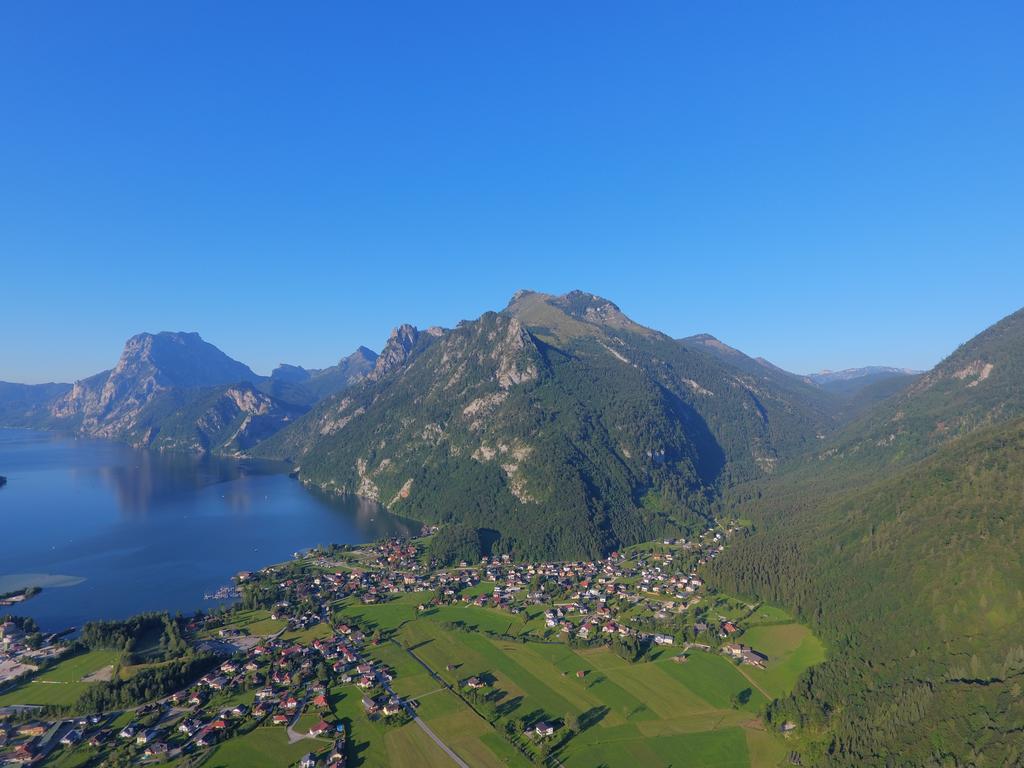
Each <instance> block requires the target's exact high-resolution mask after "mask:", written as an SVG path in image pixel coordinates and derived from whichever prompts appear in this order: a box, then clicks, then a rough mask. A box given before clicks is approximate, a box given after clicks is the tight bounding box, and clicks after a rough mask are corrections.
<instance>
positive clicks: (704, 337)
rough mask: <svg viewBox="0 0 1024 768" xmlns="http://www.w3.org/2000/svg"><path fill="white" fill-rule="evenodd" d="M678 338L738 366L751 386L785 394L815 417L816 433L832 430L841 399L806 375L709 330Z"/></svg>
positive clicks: (688, 344) (689, 346)
mask: <svg viewBox="0 0 1024 768" xmlns="http://www.w3.org/2000/svg"><path fill="white" fill-rule="evenodd" d="M677 341H678V343H679V344H681V345H682V346H684V347H687V348H689V349H694V350H703V351H705V352H707V353H708V354H711V355H713V356H714V357H716V358H718V359H719V360H721V361H722V362H723V363H725V364H726V365H728V366H730V367H731V368H735V369H737V371H738V372H739V375H741V376H742V377H743V379H744V381H746V383H747V384H748V386H750V387H757V386H761V387H763V388H765V389H767V390H769V391H772V392H778V393H780V394H784V396H785V397H786V398H787V400H789V401H790V402H792V403H794V407H799V408H800V409H801V410H803V411H805V412H807V413H813V414H814V417H815V419H817V420H818V421H819V422H820V423H821V424H822V425H823V426H822V429H821V430H820V432H819V433H821V434H823V433H824V432H827V431H831V429H832V428H833V427H834V426H835V425H836V423H837V422H838V415H839V411H840V408H841V402H840V401H839V399H837V398H836V397H834V396H833V395H832V394H831V393H829V392H828V391H825V390H823V389H822V388H821V387H820V386H818V385H817V383H816V382H814V381H812V380H810V379H809V378H808V377H805V376H798V375H797V374H795V373H790V372H789V371H785V370H783V369H782V368H779V367H778V366H776V365H773V364H772V363H770V362H768V361H767V360H765V359H764V358H762V357H756V358H755V357H750V356H749V355H747V354H745V353H743V352H741V351H740V350H738V349H735V348H734V347H730V346H729V345H728V344H725V343H724V342H722V341H719V340H718V339H716V338H715V337H714V336H712V335H711V334H709V333H701V334H697V335H696V336H687V337H686V338H683V339H678V340H677Z"/></svg>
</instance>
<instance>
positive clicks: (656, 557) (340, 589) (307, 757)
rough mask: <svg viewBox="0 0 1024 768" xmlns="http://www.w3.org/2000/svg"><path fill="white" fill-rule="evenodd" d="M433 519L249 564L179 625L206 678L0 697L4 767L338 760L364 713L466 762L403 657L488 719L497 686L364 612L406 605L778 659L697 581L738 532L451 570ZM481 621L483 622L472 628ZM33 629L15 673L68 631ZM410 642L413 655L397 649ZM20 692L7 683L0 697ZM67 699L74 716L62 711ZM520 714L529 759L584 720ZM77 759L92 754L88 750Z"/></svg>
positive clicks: (606, 638) (541, 631) (676, 650)
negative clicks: (66, 695) (253, 758)
mask: <svg viewBox="0 0 1024 768" xmlns="http://www.w3.org/2000/svg"><path fill="white" fill-rule="evenodd" d="M434 531H436V527H435V528H433V529H431V528H425V529H424V531H423V534H424V536H422V537H420V538H418V539H416V540H401V539H388V540H384V541H381V542H377V543H374V544H371V545H366V546H362V547H331V548H328V549H325V550H314V551H312V552H309V553H303V554H301V555H300V556H297V557H296V558H295V559H294V560H293V561H291V562H288V563H283V564H280V565H274V566H269V567H267V568H264V569H262V570H260V571H255V572H243V573H239V574H237V575H236V577H235V579H234V585H233V587H232V589H233V591H237V594H239V595H240V596H241V600H240V602H239V603H238V604H236V605H235V606H232V607H230V608H228V609H225V610H221V611H217V612H212V613H208V614H197V615H196V616H194V617H192V618H189V619H187V620H183V627H182V630H183V632H184V636H185V637H186V638H187V639H188V642H189V643H190V646H191V648H190V653H194V654H201V658H203V659H210V660H211V661H210V663H209V669H208V671H207V672H206V673H205V674H203V675H202V676H201V677H199V678H198V679H197V680H195V682H194V683H192V684H190V685H187V686H186V687H183V688H180V689H177V690H174V691H168V692H161V695H158V696H156V697H154V698H153V699H151V700H147V701H144V702H139V703H138V705H136V706H133V707H125V708H124V709H121V710H117V711H111V712H84V713H74V712H70V711H67V710H68V708H67V707H65V708H64V709H63V710H61V709H60V708H59V707H58V708H54V707H47V706H45V705H33V704H10V705H7V706H4V707H2V708H0V764H2V765H12V766H13V765H40V764H47V765H92V764H96V765H99V764H100V762H101V760H102V761H103V764H109V765H137V764H138V765H146V764H151V763H161V764H163V763H166V764H173V765H182V766H194V765H199V764H201V762H202V761H203V760H204V759H205V758H204V755H206V754H207V753H209V752H211V751H212V750H214V749H217V748H218V746H219V747H220V748H221V750H222V753H221V754H230V749H228V748H227V745H228V744H230V743H231V742H232V741H236V740H237V741H238V742H239V743H242V742H243V740H245V739H250V740H251V739H255V738H256V737H257V736H259V737H260V738H269V737H265V736H264V734H266V733H268V732H279V735H278V736H277V737H276V742H275V743H276V744H279V745H281V749H280V760H281V762H280V763H275V764H280V765H301V766H302V767H303V768H313V767H314V766H320V767H324V766H328V767H334V768H340V767H342V766H346V765H347V764H348V763H349V761H350V760H351V758H352V756H353V755H354V754H355V751H354V749H353V745H352V740H353V739H356V740H358V739H359V737H360V734H359V733H353V732H352V730H353V729H358V728H359V725H357V724H356V723H357V721H358V722H362V721H363V718H365V721H366V722H368V723H372V724H374V726H373V727H375V728H401V727H402V726H405V725H406V724H409V723H410V722H413V723H416V725H417V726H419V728H420V729H421V730H422V731H423V733H424V734H425V735H426V736H427V737H429V738H430V739H431V740H432V741H433V742H434V743H435V744H436V745H437V746H438V747H439V748H441V749H442V750H444V751H445V752H446V753H448V754H449V756H450V757H451V758H452V760H453V761H454V762H455V763H456V764H461V765H465V764H466V763H464V762H463V761H462V758H460V757H459V756H458V755H457V754H456V753H455V752H453V751H452V750H451V748H450V747H449V746H448V745H447V744H446V743H445V742H444V740H443V739H442V738H441V737H439V736H438V735H437V734H436V733H434V732H433V731H432V730H431V729H430V727H429V725H428V724H427V723H426V722H424V721H423V720H421V719H420V717H419V715H418V710H419V707H420V701H419V698H418V697H417V695H415V693H413V695H410V694H409V693H405V694H403V692H402V691H401V686H400V685H399V682H400V680H401V677H402V672H401V671H400V670H399V669H398V667H400V666H403V665H404V664H405V663H406V662H407V660H411V661H408V663H413V662H414V668H417V665H418V667H422V670H420V669H418V668H417V671H422V672H425V675H424V676H425V677H429V679H430V680H432V681H433V682H434V683H435V684H436V686H435V687H436V688H438V689H441V690H443V691H445V692H447V693H451V694H454V695H455V696H457V697H459V699H461V700H462V701H463V702H464V703H465V704H466V706H468V707H470V708H472V709H473V710H474V711H477V712H478V713H479V714H482V715H483V716H484V717H485V718H490V717H491V716H492V715H493V716H494V718H495V719H494V723H495V725H496V724H497V722H498V718H499V716H500V715H501V713H502V709H501V706H500V704H486V703H485V702H488V701H492V700H493V701H497V698H496V697H495V696H491V695H489V689H492V690H493V689H494V687H495V679H494V676H493V675H491V674H490V673H489V672H487V671H486V670H482V669H480V670H476V669H474V670H466V672H467V673H466V674H465V676H464V677H463V676H462V674H461V672H462V669H461V668H462V664H461V663H460V659H458V658H451V659H449V660H446V662H445V663H444V665H443V668H441V667H440V665H439V664H437V665H436V666H431V665H430V664H429V663H428V662H427V661H426V660H425V659H424V658H423V657H422V655H418V654H417V652H416V649H415V648H416V647H415V646H412V645H410V646H408V647H402V646H399V645H397V641H396V640H395V639H394V636H395V633H396V627H394V626H392V627H388V626H386V624H387V623H386V622H384V621H379V620H367V617H368V616H373V615H384V614H383V611H384V610H385V609H393V610H395V611H398V610H399V609H400V607H402V608H401V609H402V610H407V611H408V614H407V615H408V617H409V618H408V619H405V620H404V621H405V622H408V621H410V620H412V621H414V620H415V618H416V617H422V616H428V615H431V614H432V613H434V612H438V611H442V610H447V611H449V613H448V614H440V615H445V616H448V615H450V616H452V617H453V618H454V620H452V621H444V622H441V623H439V624H437V627H438V629H439V631H446V632H454V633H459V632H461V633H466V632H471V633H482V634H484V635H486V636H488V637H490V638H491V639H515V640H517V641H518V642H525V641H526V640H527V639H528V640H530V641H531V642H536V643H546V644H551V643H556V644H565V645H568V646H570V647H572V648H582V649H588V648H597V647H607V648H610V649H612V650H613V651H614V652H615V653H616V654H618V656H620V657H621V658H622V659H624V660H626V661H628V662H630V663H633V662H637V661H642V660H645V659H648V658H657V657H659V656H662V655H665V654H667V658H669V659H670V662H671V663H672V664H676V665H678V664H686V663H687V662H688V661H689V660H690V658H691V657H692V655H693V654H694V653H699V654H711V655H720V656H723V657H725V658H728V659H729V660H731V662H732V663H733V664H736V665H747V666H749V667H752V668H758V669H764V667H765V664H766V663H767V662H768V657H767V656H766V655H765V654H764V653H762V652H761V651H759V650H758V649H756V648H752V647H749V646H748V645H745V644H743V643H742V642H740V640H741V639H742V635H743V627H742V623H741V620H740V619H739V618H737V617H736V615H735V614H736V610H735V609H736V607H737V606H735V605H734V606H732V607H733V609H734V610H733V611H732V612H731V613H729V614H728V615H726V614H721V613H719V612H718V611H717V610H716V609H715V599H714V597H713V596H712V595H710V594H709V593H708V590H707V589H706V586H705V584H704V581H703V579H702V577H701V575H700V570H701V567H702V566H704V565H705V564H707V563H708V562H709V561H710V560H712V559H713V558H715V557H716V556H717V555H718V553H719V552H721V551H722V550H723V549H724V547H725V546H726V543H727V540H728V537H729V536H730V535H731V534H732V533H733V532H734V531H735V529H734V528H733V527H732V526H724V527H720V526H715V527H710V528H708V529H707V530H706V531H703V532H702V533H700V534H699V535H697V536H695V537H693V538H692V539H691V540H687V539H683V538H673V539H664V540H662V541H660V542H653V543H649V544H646V545H639V546H636V547H631V548H629V549H627V550H624V551H623V552H613V553H611V554H610V555H609V556H608V557H606V558H604V559H602V560H594V561H574V562H536V563H517V562H513V561H512V560H511V558H510V557H509V556H508V555H503V556H496V557H493V558H492V557H483V558H482V559H481V560H480V561H479V562H473V563H470V562H465V561H463V562H460V563H457V564H454V565H450V566H444V565H439V564H438V563H436V562H431V561H430V559H429V556H428V548H427V546H426V545H427V543H428V542H429V537H430V535H431V533H433V532H434ZM405 606H407V608H405ZM740 607H741V608H742V606H740ZM746 608H749V609H750V610H751V611H752V610H753V608H754V606H747V607H746ZM374 610H377V613H376V614H374V613H372V611H374ZM451 611H458V613H457V614H456V613H451ZM474 611H477V613H474ZM740 612H741V614H742V610H741V611H740ZM403 615H405V614H403ZM477 615H479V616H481V617H487V619H486V620H484V621H482V622H481V623H480V624H475V623H474V622H473V618H474V617H475V616H477ZM499 615H506V616H507V617H508V620H509V626H514V627H516V631H515V632H511V631H509V630H505V631H503V630H502V629H501V627H502V626H503V624H502V621H498V620H496V618H495V617H497V616H499ZM435 623H436V622H435ZM399 626H401V624H399ZM30 629H31V627H30ZM26 640H27V635H26V632H25V631H24V629H23V628H22V626H21V625H19V624H16V623H15V622H13V621H9V622H7V623H5V624H3V626H2V627H0V643H2V649H3V651H2V654H0V664H3V665H4V667H3V669H5V670H7V671H8V677H9V678H12V679H13V678H16V677H18V675H21V676H22V677H24V675H25V674H26V672H27V671H29V674H31V672H30V670H33V669H35V668H36V666H37V665H38V663H39V660H40V656H41V655H44V656H45V655H47V654H49V655H51V656H52V655H54V654H58V655H59V653H60V649H61V646H62V644H63V643H64V642H65V641H63V640H60V639H57V638H50V639H49V640H50V641H51V642H49V643H44V644H43V645H42V646H40V642H39V640H38V639H37V640H36V642H35V643H33V645H35V646H36V647H35V648H31V647H29V645H28V644H27V643H26ZM396 648H399V649H400V650H401V651H404V653H398V655H396V653H397V652H396ZM397 659H402V661H400V662H399V661H397ZM66 663H68V662H60V664H66ZM58 668H59V666H58ZM562 674H563V675H564V674H566V673H564V672H563V673H562ZM573 674H574V676H575V677H576V678H579V679H580V680H584V678H586V676H587V675H592V676H593V675H594V673H593V672H592V671H590V670H588V669H577V670H576V671H575V672H574V673H573ZM42 682H44V681H36V683H35V688H37V689H38V687H39V686H40V684H41V683H42ZM76 684H79V683H76ZM54 685H58V683H56V682H55V683H54ZM339 692H342V693H339ZM494 693H500V692H498V691H494ZM11 696H12V694H10V693H5V694H4V695H3V696H0V702H3V701H4V700H5V698H6V699H10V698H11ZM339 698H344V699H345V700H346V701H355V700H358V706H359V709H360V710H361V711H360V713H359V715H360V716H361V717H358V718H357V717H353V716H352V712H351V709H349V710H347V712H348V714H347V715H346V714H345V713H343V712H340V711H339V709H338V708H337V707H336V706H334V705H333V704H332V702H336V701H338V700H339ZM57 711H59V712H61V716H56V717H55V716H54V712H57ZM65 711H67V714H66V716H65V715H64V714H63V713H64V712H65ZM522 720H523V722H520V723H518V724H517V725H515V727H513V725H512V720H511V717H510V716H509V717H508V718H506V731H507V734H506V738H507V739H508V740H509V741H510V742H511V743H513V744H514V745H515V746H516V748H517V750H518V751H519V753H520V758H525V759H526V760H527V762H534V761H536V760H538V759H539V760H540V761H542V762H543V761H544V759H545V758H546V757H547V756H548V755H549V753H551V752H552V751H553V750H554V749H555V748H557V747H558V746H559V745H564V743H565V741H566V740H567V739H569V738H571V737H572V736H573V735H574V734H575V733H577V732H579V731H580V730H581V726H580V724H579V723H578V722H572V721H574V720H575V716H564V717H563V716H562V713H559V712H540V713H539V714H535V716H533V717H532V718H530V719H528V720H527V719H522ZM75 753H79V754H88V755H90V756H92V757H93V758H95V760H96V761H95V762H88V761H87V760H86V761H82V762H75V761H74V760H73V759H72V756H73V755H74V754H75ZM239 764H242V763H239Z"/></svg>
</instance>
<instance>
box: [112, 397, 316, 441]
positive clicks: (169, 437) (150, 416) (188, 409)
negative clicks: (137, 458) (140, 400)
mask: <svg viewBox="0 0 1024 768" xmlns="http://www.w3.org/2000/svg"><path fill="white" fill-rule="evenodd" d="M306 410H307V408H306V407H304V406H299V405H294V404H291V403H286V402H284V401H281V400H278V399H277V398H274V397H271V396H270V395H267V394H265V393H264V392H260V391H259V390H257V389H256V388H255V387H254V386H253V385H252V384H249V383H245V382H243V383H239V384H233V385H229V386H226V387H206V388H202V389H172V390H167V391H166V392H162V393H160V394H159V395H158V396H156V397H154V398H153V399H152V400H150V401H149V402H148V403H147V404H146V405H145V406H144V407H143V408H142V409H141V410H140V411H139V413H138V415H137V416H135V418H134V419H133V422H132V425H131V427H130V428H128V429H126V430H125V431H124V432H122V433H121V434H120V435H119V437H120V438H121V439H123V440H125V441H127V442H129V443H131V444H133V445H135V446H137V447H140V448H155V449H159V450H178V451H190V452H193V453H207V452H212V453H218V454H224V455H239V454H241V453H243V452H244V451H247V450H249V449H251V448H252V447H253V446H255V445H256V444H257V443H259V442H260V441H261V440H264V439H266V438H267V437H270V436H271V435H273V434H274V433H275V432H277V431H278V430H280V429H282V428H283V427H285V426H287V425H288V424H289V423H290V422H291V421H293V420H294V419H296V418H298V417H299V416H301V415H302V414H303V413H305V412H306Z"/></svg>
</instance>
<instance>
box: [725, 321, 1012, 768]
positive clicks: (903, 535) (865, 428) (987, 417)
mask: <svg viewBox="0 0 1024 768" xmlns="http://www.w3.org/2000/svg"><path fill="white" fill-rule="evenodd" d="M1022 352H1024V323H1022V322H1021V313H1016V314H1014V315H1011V316H1010V317H1008V318H1006V319H1004V320H1002V321H1000V322H999V323H997V324H996V325H994V326H993V327H992V328H990V329H988V330H986V331H984V332H983V333H981V334H979V335H978V336H976V337H975V338H974V339H972V340H970V341H968V342H967V343H965V344H964V345H962V346H961V347H960V348H959V349H958V350H957V351H956V352H954V353H953V354H952V355H951V356H950V357H949V358H947V359H946V360H944V361H943V362H942V363H940V364H939V365H938V366H936V368H935V369H934V370H933V371H931V372H929V373H928V374H926V375H924V376H922V377H920V378H919V379H917V380H916V381H915V382H914V383H913V384H912V385H911V386H910V388H909V389H907V390H905V391H903V392H901V393H899V394H896V395H895V396H894V397H892V398H890V399H889V400H886V401H884V402H883V403H881V404H879V405H877V406H875V407H874V409H873V410H870V411H869V412H868V413H866V414H865V415H864V416H863V417H862V418H861V419H860V420H858V421H856V422H854V423H853V424H851V425H850V426H849V427H848V428H847V429H846V430H844V431H842V432H840V433H839V434H838V435H837V436H836V437H835V439H834V442H832V443H831V444H830V445H828V446H827V447H826V449H825V450H823V451H821V452H820V453H819V454H817V455H815V456H812V457H810V458H806V459H803V460H799V461H796V462H793V463H792V464H791V465H789V466H787V467H785V468H784V471H782V472H780V473H779V474H778V475H776V476H774V477H772V478H768V479H762V480H761V481H757V482H753V483H748V484H746V485H744V486H740V487H737V488H735V489H732V490H731V491H730V492H729V493H728V494H727V498H726V499H725V501H724V503H723V508H724V509H723V511H724V512H725V513H726V514H730V515H738V516H742V517H747V518H751V519H754V520H755V521H757V523H758V527H759V530H758V532H757V533H756V534H755V535H753V536H751V537H750V538H748V539H747V540H745V541H743V542H741V543H740V544H739V545H738V546H736V547H734V548H732V549H731V550H730V551H729V552H727V553H726V554H725V555H724V556H723V557H722V558H721V559H720V560H719V561H718V562H717V563H716V567H715V568H714V570H713V574H712V580H713V581H714V582H715V583H716V584H717V585H718V586H720V587H721V588H723V589H726V590H733V591H737V592H741V593H744V594H747V595H756V596H760V597H762V598H765V599H769V600H773V601H776V602H778V603H781V604H783V605H786V606H788V607H790V608H792V609H793V610H795V611H797V612H798V613H799V614H800V615H801V616H803V617H804V618H806V619H807V620H808V621H810V622H812V623H813V624H815V625H816V627H817V628H818V629H819V630H820V631H821V633H822V634H823V636H824V637H825V638H826V640H828V641H829V642H830V644H831V646H832V652H831V653H830V657H829V661H828V662H827V663H826V664H825V665H824V666H822V667H820V668H817V669H816V670H814V671H813V673H812V674H810V675H809V676H808V677H806V678H805V680H804V682H803V684H802V685H801V686H799V687H798V693H797V695H796V696H795V697H794V698H793V699H791V700H789V701H787V702H784V703H783V704H781V705H779V707H778V708H777V709H776V711H775V713H774V715H773V716H774V717H777V718H778V719H779V720H781V719H796V720H799V722H801V724H802V725H804V729H803V736H802V738H803V739H804V745H805V747H808V748H809V749H810V750H811V751H812V752H813V751H814V750H819V752H818V754H817V759H816V761H815V762H821V763H835V764H840V765H887V764H892V760H893V759H895V758H896V757H897V756H898V757H899V761H897V762H898V764H902V763H903V762H905V763H906V764H913V765H947V764H950V765H979V766H981V765H1011V764H1018V763H1016V762H1014V761H1016V760H1020V759H1021V752H1020V751H1015V750H1017V749H1018V748H1017V747H1015V745H1016V744H1018V743H1019V732H1018V731H1016V730H1015V728H1017V727H1019V723H1020V722H1022V721H1024V720H1022V715H1024V713H1022V711H1021V707H1022V703H1021V699H1020V696H1019V691H1020V685H1021V683H1024V679H1022V678H1021V674H1022V672H1024V630H1022V629H1021V627H1022V626H1024V624H1022V621H1021V620H1022V619H1024V615H1022V614H1024V602H1022V600H1021V593H1020V585H1021V584H1022V583H1024V560H1022V558H1021V554H1020V553H1021V551H1022V547H1021V545H1022V544H1024V542H1021V540H1020V537H1021V535H1022V534H1021V531H1022V530H1024V519H1022V516H1024V498H1022V494H1024V487H1022V486H1021V483H1020V477H1021V476H1022V472H1024V419H1021V418H1020V417H1019V414H1020V413H1021V389H1020V386H1019V384H1018V385H1017V386H1014V383H1013V376H1014V372H1015V371H1017V370H1019V368H1018V366H1019V361H1020V358H1021V355H1022ZM997 371H1001V372H1002V373H1001V374H1000V375H999V376H997V373H996V372H997ZM937 424H941V425H946V427H947V428H944V429H936V425H937ZM880 430H881V432H880ZM885 431H888V434H885ZM879 434H882V435H883V437H878V435H879ZM826 748H827V750H828V751H827V752H825V751H821V750H825V749H826Z"/></svg>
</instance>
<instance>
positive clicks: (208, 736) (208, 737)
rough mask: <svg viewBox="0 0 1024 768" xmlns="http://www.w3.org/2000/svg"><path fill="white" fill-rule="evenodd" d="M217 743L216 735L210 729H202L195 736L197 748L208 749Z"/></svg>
mask: <svg viewBox="0 0 1024 768" xmlns="http://www.w3.org/2000/svg"><path fill="white" fill-rule="evenodd" d="M216 743H217V733H216V731H214V730H213V729H212V728H209V727H207V728H203V730H201V731H200V732H199V733H197V734H196V746H197V747H209V746H211V745H213V744H216Z"/></svg>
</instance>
